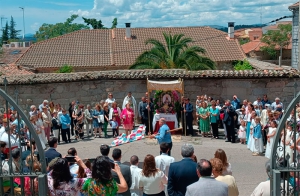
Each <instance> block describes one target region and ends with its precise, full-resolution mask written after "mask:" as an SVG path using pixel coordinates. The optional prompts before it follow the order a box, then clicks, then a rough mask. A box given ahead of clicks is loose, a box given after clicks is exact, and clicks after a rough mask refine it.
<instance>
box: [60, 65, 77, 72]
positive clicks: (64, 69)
mask: <svg viewBox="0 0 300 196" xmlns="http://www.w3.org/2000/svg"><path fill="white" fill-rule="evenodd" d="M71 72H73V67H72V66H71V65H63V66H61V67H60V68H59V70H57V71H56V73H71Z"/></svg>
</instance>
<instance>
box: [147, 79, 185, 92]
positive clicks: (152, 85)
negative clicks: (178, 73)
mask: <svg viewBox="0 0 300 196" xmlns="http://www.w3.org/2000/svg"><path fill="white" fill-rule="evenodd" d="M147 89H148V92H150V91H156V90H162V91H174V90H176V91H178V92H180V93H181V94H184V86H183V80H181V79H178V80H174V81H153V80H147Z"/></svg>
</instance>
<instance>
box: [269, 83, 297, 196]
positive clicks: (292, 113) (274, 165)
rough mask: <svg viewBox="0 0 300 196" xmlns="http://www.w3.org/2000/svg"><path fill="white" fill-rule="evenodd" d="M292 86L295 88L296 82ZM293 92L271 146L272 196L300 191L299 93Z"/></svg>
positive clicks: (294, 193) (293, 193) (295, 193)
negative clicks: (292, 97)
mask: <svg viewBox="0 0 300 196" xmlns="http://www.w3.org/2000/svg"><path fill="white" fill-rule="evenodd" d="M294 87H295V89H296V87H297V84H296V82H295V85H294ZM294 94H295V95H294V99H293V100H292V101H291V102H290V104H289V106H288V107H286V109H285V110H284V115H283V116H282V118H281V120H280V122H279V125H278V127H277V129H276V135H275V138H274V143H273V147H272V154H271V155H272V156H271V159H270V160H271V172H270V183H271V195H273V196H279V195H299V193H300V162H299V161H300V137H299V134H300V132H299V131H298V130H299V126H300V123H299V124H298V122H300V121H299V118H298V113H300V111H299V110H298V111H297V110H296V108H297V106H298V105H299V101H300V93H298V94H297V95H296V93H294ZM298 147H299V148H298ZM298 179H299V182H298Z"/></svg>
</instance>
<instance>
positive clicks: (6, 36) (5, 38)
mask: <svg viewBox="0 0 300 196" xmlns="http://www.w3.org/2000/svg"><path fill="white" fill-rule="evenodd" d="M8 39H9V26H8V22H6V23H5V27H4V28H3V29H2V36H1V44H3V43H5V42H7V41H8Z"/></svg>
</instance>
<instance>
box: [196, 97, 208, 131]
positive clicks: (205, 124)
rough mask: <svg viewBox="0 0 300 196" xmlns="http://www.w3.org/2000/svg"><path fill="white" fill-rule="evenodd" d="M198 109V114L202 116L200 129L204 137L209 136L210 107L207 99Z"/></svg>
mask: <svg viewBox="0 0 300 196" xmlns="http://www.w3.org/2000/svg"><path fill="white" fill-rule="evenodd" d="M198 111H199V112H198V116H199V118H200V125H199V126H200V130H201V132H202V135H203V137H208V132H209V131H210V126H209V108H208V107H207V103H206V102H205V101H204V102H203V103H202V107H201V108H200V109H199V110H198Z"/></svg>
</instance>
